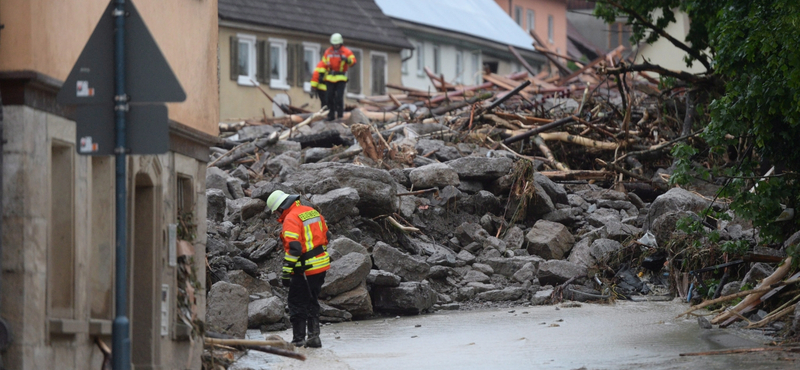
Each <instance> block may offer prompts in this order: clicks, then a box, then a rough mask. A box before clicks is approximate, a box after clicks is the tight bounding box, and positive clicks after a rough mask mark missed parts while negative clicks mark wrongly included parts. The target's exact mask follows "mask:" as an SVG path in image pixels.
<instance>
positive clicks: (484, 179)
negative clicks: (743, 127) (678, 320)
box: [206, 49, 796, 337]
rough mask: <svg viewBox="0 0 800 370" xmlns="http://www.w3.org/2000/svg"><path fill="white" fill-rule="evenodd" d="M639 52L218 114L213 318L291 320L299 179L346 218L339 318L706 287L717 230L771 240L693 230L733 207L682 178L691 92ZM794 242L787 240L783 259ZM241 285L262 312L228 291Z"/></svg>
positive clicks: (335, 294)
mask: <svg viewBox="0 0 800 370" xmlns="http://www.w3.org/2000/svg"><path fill="white" fill-rule="evenodd" d="M621 51H622V49H617V50H615V51H613V52H612V53H609V54H608V55H605V56H603V57H602V58H600V59H598V60H596V61H593V62H591V63H588V64H586V65H585V66H583V67H582V68H581V69H579V70H578V71H575V72H571V73H570V74H568V75H566V76H565V77H558V76H556V77H549V78H548V77H547V76H544V75H542V74H536V75H534V76H533V77H530V76H529V74H528V73H516V74H511V75H508V76H500V75H497V74H485V75H484V76H483V77H484V81H486V82H485V83H483V84H480V85H475V86H463V85H457V84H452V83H449V82H447V81H446V80H445V79H444V77H443V76H438V77H437V76H434V75H433V74H432V73H429V77H430V78H431V81H432V83H433V85H434V86H435V87H436V89H437V91H435V92H423V91H418V90H414V89H409V88H405V87H401V86H393V85H388V87H389V88H393V89H396V90H400V91H402V92H403V93H402V94H387V95H386V96H373V97H369V98H364V99H361V100H360V101H359V103H360V107H349V108H350V109H349V112H348V113H346V115H345V118H344V120H343V121H333V122H328V121H323V120H322V118H323V117H324V116H325V114H326V112H325V111H320V112H317V113H304V114H291V115H287V116H285V117H281V118H272V119H268V118H266V117H264V118H255V119H253V120H248V121H244V122H239V123H236V124H226V123H223V124H220V129H221V132H222V134H221V140H220V144H219V146H218V147H214V148H212V152H213V154H212V161H211V162H210V164H209V168H208V171H207V177H206V188H207V193H206V195H207V200H208V212H207V215H208V235H207V236H208V241H207V258H208V282H209V286H210V291H211V293H210V295H209V299H208V301H209V314H208V323H207V326H208V328H209V330H213V331H218V332H220V333H226V334H229V335H234V336H238V337H241V335H242V330H243V328H244V327H247V328H252V329H256V328H260V329H262V330H263V331H271V330H280V329H284V328H287V327H289V324H288V319H287V317H286V315H285V313H284V306H285V301H286V291H285V290H284V288H283V287H281V286H280V283H279V274H280V270H281V269H280V266H281V262H282V259H283V250H282V246H281V245H280V244H279V242H278V233H279V231H280V225H279V224H278V223H277V220H275V218H274V217H272V218H271V217H269V215H268V213H267V211H266V210H265V201H266V199H267V197H268V196H269V194H270V193H272V192H273V191H275V190H282V191H284V192H287V193H294V194H301V195H302V196H301V202H303V203H305V204H308V205H310V206H313V207H316V208H317V209H319V210H320V211H321V212H322V214H323V215H324V216H325V218H326V219H327V221H328V224H329V227H330V230H331V231H332V233H333V234H334V239H333V240H332V241H331V242H330V244H329V246H328V251H329V253H330V254H331V256H332V261H333V262H332V265H331V269H330V271H329V272H328V275H327V278H326V282H325V285H324V286H323V289H322V294H321V298H322V299H323V300H324V301H323V311H322V320H323V321H324V322H339V321H345V320H351V319H360V318H367V317H371V316H373V315H375V314H380V313H390V314H419V313H424V312H429V311H431V310H436V309H461V308H470V307H478V306H481V307H483V306H502V305H509V304H520V303H530V304H549V303H557V302H559V301H561V300H564V299H570V300H576V301H589V300H612V299H620V298H630V299H672V297H673V296H675V295H678V296H681V297H683V298H688V299H690V300H691V299H692V298H695V299H698V296H700V295H701V294H699V293H698V292H699V291H700V288H701V286H703V287H705V284H706V282H707V281H709V280H711V279H713V278H715V277H716V276H718V274H719V271H718V270H711V271H705V272H700V273H692V274H690V272H695V271H694V270H699V268H700V267H704V266H709V265H714V264H717V263H718V261H719V260H720V259H724V258H728V257H730V258H734V256H733V255H727V254H724V253H723V252H720V251H719V249H714V248H711V247H708V246H709V245H715V244H714V243H718V242H720V241H741V242H742V243H744V244H745V245H750V246H754V245H756V244H757V243H758V234H757V232H756V231H755V230H753V229H752V228H751V227H748V226H747V224H746V223H744V222H741V221H740V220H737V219H736V218H735V217H733V220H731V221H723V220H714V221H715V224H713V225H711V224H709V222H707V220H701V221H704V223H705V225H706V226H705V227H706V228H707V229H708V230H713V231H714V232H716V233H717V237H716V238H714V239H713V240H712V239H709V238H707V237H704V238H705V239H702V238H698V239H695V240H702V241H703V242H704V243H706V244H705V246H706V247H707V248H706V249H705V252H702V253H701V252H700V250H699V249H697V248H696V249H692V248H691V246H692V245H694V244H692V243H693V241H694V240H692V239H691V238H692V237H693V235H690V234H687V233H686V232H684V231H681V230H679V228H676V225H679V224H680V223H681V222H682V220H684V219H687V218H689V219H691V218H692V217H694V218H695V219H699V218H700V217H699V216H697V215H698V214H701V213H702V212H703V211H704V210H706V209H709V208H712V209H714V210H716V211H718V212H722V213H725V212H726V211H727V210H726V204H725V202H724V201H722V200H719V199H712V197H713V193H709V192H708V190H709V189H708V188H704V187H701V186H698V187H697V189H696V190H697V192H696V191H690V190H687V189H684V188H679V187H673V188H670V186H669V185H668V179H669V176H670V174H671V167H672V158H671V157H670V156H669V151H670V149H671V148H672V147H673V145H674V144H675V143H677V142H680V141H683V140H694V139H695V138H694V135H695V134H696V132H693V131H692V119H691V116H692V114H690V113H689V112H687V111H686V109H685V101H684V100H683V99H684V97H683V95H684V93H685V91H686V90H685V88H683V87H676V86H672V87H665V86H663V84H659V81H657V80H654V79H653V78H652V77H650V76H646V75H645V74H643V73H642V74H640V73H623V74H614V71H615V68H617V67H618V66H619V65H620V63H626V61H625V60H624V59H621ZM562 75H563V74H562ZM294 111H296V110H294ZM687 122H688V123H687ZM711 185H713V183H712V184H711ZM712 189H713V187H712ZM701 194H712V195H711V196H710V197H706V196H703V195H701ZM728 213H730V212H728ZM784 252H785V251H784V249H783V248H775V249H771V250H770V253H772V254H774V255H775V256H777V257H778V260H782V256H783V253H784ZM785 265H790V264H785ZM745 266H746V265H741V266H740V267H741V268H745ZM754 268H755V267H754ZM731 270H733V269H730V270H725V271H728V272H730V273H729V274H728V275H729V276H730V277H729V278H726V279H728V281H733V280H734V279H733V276H736V275H735V271H731ZM726 274H727V272H726ZM750 279H752V281H753V283H751V284H754V283H756V282H757V281H759V279H760V278H755V277H751V278H750ZM745 280H747V278H745ZM778 280H780V279H778ZM693 282H695V283H696V284H693ZM212 284H213V285H212ZM731 284H733V283H728V284H727V285H725V287H723V288H721V289H720V291H721V292H732V291H733V290H734V288H733V286H732V285H731ZM763 284H764V283H763V282H762V285H763ZM770 284H771V283H770ZM741 286H748V283H746V282H745V283H743V285H741ZM237 287H238V288H237ZM240 288H241V289H240ZM707 291H708V288H707V287H706V292H705V293H703V294H702V295H703V296H704V297H705V296H706V294H707ZM712 295H713V292H712ZM636 297H644V298H636ZM242 299H244V301H247V302H248V303H247V304H248V308H247V310H246V311H247V312H244V310H243V309H242V308H241V307H239V308H234V307H225V305H233V304H234V303H235V302H237V301H242ZM240 305H241V304H240ZM218 306H219V307H218ZM791 307H795V306H791ZM788 309H789V306H787V307H783V308H782V310H783V311H787V312H788ZM217 311H218V312H219V313H225V314H224V315H222V314H220V315H215V313H214V312H217ZM783 311H781V312H783ZM233 312H236V315H232V314H231V313H233ZM734 316H736V317H738V316H737V315H735V314H734ZM773 317H774V316H773ZM234 320H235V322H234ZM234 329H235V330H234ZM795 330H796V329H795Z"/></svg>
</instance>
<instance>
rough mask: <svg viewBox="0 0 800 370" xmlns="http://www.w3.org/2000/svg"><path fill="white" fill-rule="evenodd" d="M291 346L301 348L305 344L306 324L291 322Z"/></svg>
mask: <svg viewBox="0 0 800 370" xmlns="http://www.w3.org/2000/svg"><path fill="white" fill-rule="evenodd" d="M292 344H294V346H295V347H303V346H304V345H305V344H306V322H305V321H300V320H292Z"/></svg>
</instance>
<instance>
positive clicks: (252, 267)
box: [233, 256, 258, 277]
mask: <svg viewBox="0 0 800 370" xmlns="http://www.w3.org/2000/svg"><path fill="white" fill-rule="evenodd" d="M233 268H234V269H236V270H242V271H244V272H246V273H247V274H248V275H250V276H253V277H255V276H258V265H257V264H256V263H255V262H253V261H251V260H249V259H247V258H244V257H242V256H234V257H233Z"/></svg>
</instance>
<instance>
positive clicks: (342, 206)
mask: <svg viewBox="0 0 800 370" xmlns="http://www.w3.org/2000/svg"><path fill="white" fill-rule="evenodd" d="M360 199H361V198H360V197H359V195H358V191H356V189H353V188H340V189H335V190H331V191H329V192H327V193H325V194H318V195H314V196H312V197H311V203H314V204H315V205H316V206H317V209H318V210H319V212H320V213H322V216H323V217H325V221H327V222H328V223H337V222H339V221H340V220H341V219H343V218H345V217H348V216H354V215H356V213H354V212H353V211H354V208H355V206H356V204H358V201H359V200H360Z"/></svg>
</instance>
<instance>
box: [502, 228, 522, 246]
mask: <svg viewBox="0 0 800 370" xmlns="http://www.w3.org/2000/svg"><path fill="white" fill-rule="evenodd" d="M503 241H505V242H506V246H508V248H509V249H511V250H517V249H521V248H522V246H523V245H524V244H525V232H524V231H522V229H520V228H519V227H518V226H512V227H511V228H510V229H508V231H506V235H505V236H504V237H503Z"/></svg>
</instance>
